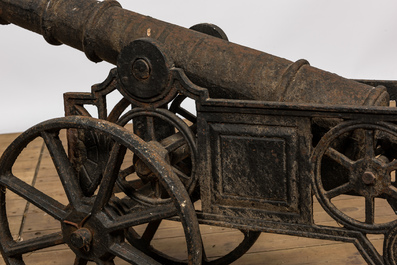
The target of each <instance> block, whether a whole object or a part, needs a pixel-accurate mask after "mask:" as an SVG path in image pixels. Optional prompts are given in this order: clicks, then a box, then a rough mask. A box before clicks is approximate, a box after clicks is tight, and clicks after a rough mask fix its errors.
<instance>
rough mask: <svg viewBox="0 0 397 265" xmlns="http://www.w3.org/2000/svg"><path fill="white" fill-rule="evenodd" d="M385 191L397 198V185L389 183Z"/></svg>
mask: <svg viewBox="0 0 397 265" xmlns="http://www.w3.org/2000/svg"><path fill="white" fill-rule="evenodd" d="M385 193H386V194H388V195H389V196H390V197H392V198H393V199H395V200H397V187H394V186H393V185H389V186H388V188H387V189H386V191H385Z"/></svg>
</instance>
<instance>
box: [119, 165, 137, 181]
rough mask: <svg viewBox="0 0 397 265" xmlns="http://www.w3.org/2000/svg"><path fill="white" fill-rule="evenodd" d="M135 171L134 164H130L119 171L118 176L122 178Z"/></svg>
mask: <svg viewBox="0 0 397 265" xmlns="http://www.w3.org/2000/svg"><path fill="white" fill-rule="evenodd" d="M134 173H135V166H134V165H131V166H129V167H127V168H125V169H123V170H121V171H120V178H122V179H124V178H125V177H127V176H129V175H131V174H134Z"/></svg>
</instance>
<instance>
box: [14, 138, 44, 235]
mask: <svg viewBox="0 0 397 265" xmlns="http://www.w3.org/2000/svg"><path fill="white" fill-rule="evenodd" d="M44 147H45V143H44V142H43V144H42V146H41V149H40V154H39V159H38V161H37V164H36V168H35V170H34V174H33V179H32V184H31V185H32V187H34V186H35V185H36V179H37V176H38V174H39V170H40V165H41V160H42V157H43V153H44ZM29 206H30V202H26V205H25V210H24V211H23V216H22V220H21V226H20V227H19V232H18V241H23V238H22V233H23V229H24V226H25V221H26V216H27V214H28V211H29Z"/></svg>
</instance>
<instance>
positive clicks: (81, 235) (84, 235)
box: [70, 228, 92, 249]
mask: <svg viewBox="0 0 397 265" xmlns="http://www.w3.org/2000/svg"><path fill="white" fill-rule="evenodd" d="M91 240H92V234H91V231H90V230H88V229H87V228H80V229H78V230H76V231H74V232H73V233H72V234H71V235H70V242H71V243H72V245H73V246H74V247H76V248H79V249H80V248H84V247H87V246H89V244H90V243H91Z"/></svg>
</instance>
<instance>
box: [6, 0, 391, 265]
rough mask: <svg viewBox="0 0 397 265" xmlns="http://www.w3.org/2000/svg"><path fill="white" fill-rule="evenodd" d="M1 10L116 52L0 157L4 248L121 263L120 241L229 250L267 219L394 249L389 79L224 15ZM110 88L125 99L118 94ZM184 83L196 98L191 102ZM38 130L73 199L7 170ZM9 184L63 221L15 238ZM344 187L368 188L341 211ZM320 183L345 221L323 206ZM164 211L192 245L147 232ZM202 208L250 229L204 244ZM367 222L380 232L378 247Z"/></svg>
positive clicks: (95, 8) (13, 6) (382, 259)
mask: <svg viewBox="0 0 397 265" xmlns="http://www.w3.org/2000/svg"><path fill="white" fill-rule="evenodd" d="M0 23H1V24H7V23H13V24H16V25H19V26H21V27H24V28H26V29H28V30H32V31H34V32H37V33H39V34H42V35H43V36H44V38H45V39H46V40H47V42H49V43H51V44H54V45H60V44H66V45H69V46H71V47H73V48H76V49H79V50H81V51H83V52H84V53H85V54H86V56H87V57H88V59H90V60H92V61H94V62H98V61H100V60H106V61H108V62H111V63H113V64H115V65H116V68H115V69H113V70H111V71H110V73H109V76H108V77H107V78H106V80H105V81H104V82H102V83H101V84H96V85H94V86H93V87H92V90H91V92H87V93H73V92H69V93H65V94H64V103H65V115H66V117H65V118H59V119H54V120H50V121H46V122H43V123H41V124H39V125H36V126H34V127H32V128H31V129H29V130H27V131H26V132H24V133H23V134H22V135H21V136H19V137H18V138H17V139H16V140H15V141H14V142H13V143H12V144H11V145H10V146H9V148H8V149H7V150H6V151H5V152H4V154H3V155H2V157H1V158H0V186H1V189H2V192H1V193H0V249H1V253H2V256H3V258H4V260H5V262H6V263H7V264H10V265H15V264H18V265H19V264H24V260H23V255H24V254H29V253H30V252H33V251H37V250H40V249H44V248H48V247H52V246H56V245H59V244H63V243H66V244H67V245H68V246H69V248H70V249H71V250H72V251H73V252H74V254H75V260H74V264H87V262H89V261H93V262H95V263H96V264H114V261H113V260H114V258H115V257H118V258H121V259H123V260H125V261H127V262H129V263H131V264H211V265H215V264H229V263H232V262H233V261H235V260H236V259H238V258H239V257H241V256H242V255H244V254H245V253H246V252H247V251H248V250H249V249H250V248H251V246H252V245H253V244H254V243H255V241H256V239H257V238H258V236H259V235H260V233H261V232H273V233H280V234H288V235H295V236H302V237H310V238H320V239H328V240H335V241H342V242H350V243H353V244H354V245H355V246H356V247H357V249H358V250H359V252H360V253H361V255H362V256H363V258H364V259H365V261H366V262H368V264H397V257H396V253H397V241H396V239H397V219H396V218H395V216H394V215H395V214H396V212H397V181H396V177H395V175H394V174H395V171H396V170H397V160H396V158H397V155H396V149H397V125H396V122H397V110H396V109H395V108H392V107H388V104H389V99H390V98H391V99H394V100H395V99H396V98H395V97H396V93H395V91H396V88H397V85H396V84H397V83H396V82H395V81H379V80H356V81H354V80H348V79H344V78H342V77H339V76H337V75H334V74H331V73H328V72H325V71H322V70H320V69H316V68H314V67H311V66H310V65H309V63H308V62H307V61H306V60H298V61H297V62H290V61H288V60H285V59H282V58H278V57H276V56H273V55H270V54H267V53H264V52H260V51H256V50H252V49H249V48H246V47H242V46H239V45H237V44H233V43H231V42H229V41H228V40H227V37H226V34H225V33H224V32H223V31H222V30H221V29H220V28H218V27H216V26H215V25H211V24H199V25H195V26H193V27H192V28H191V29H185V28H181V27H178V26H175V25H171V24H168V23H166V22H162V21H159V20H156V19H153V18H150V17H145V16H142V15H139V14H136V13H134V12H131V11H128V10H124V9H122V8H121V6H120V5H119V4H118V3H117V2H116V1H113V0H109V1H95V0H86V1H80V0H57V1H54V0H52V1H50V0H29V1H27V0H15V1H10V0H0ZM387 91H388V92H390V93H388V92H387ZM114 92H119V93H120V95H121V99H120V101H119V102H118V103H117V104H116V105H115V106H108V105H107V97H108V96H109V95H110V94H111V93H114ZM389 95H390V98H389ZM187 98H189V99H193V100H194V101H195V104H196V111H197V113H195V114H192V113H190V112H189V111H187V110H186V109H185V108H184V107H183V102H184V100H185V99H187ZM92 107H93V108H94V109H95V115H94V114H93V113H92V112H90V111H89V109H90V108H92ZM94 116H95V117H94ZM128 124H130V125H131V124H132V126H131V127H132V129H127V127H128ZM60 131H66V134H67V143H63V142H62V141H61V140H60V138H59V133H60ZM37 138H41V139H43V140H44V142H45V145H46V148H47V149H48V150H49V152H50V154H51V157H52V161H53V164H54V166H55V168H56V171H57V174H58V176H59V179H60V181H61V183H62V185H63V188H64V190H65V194H66V196H67V199H68V202H67V204H62V203H60V202H58V201H56V200H55V199H54V198H52V197H51V196H48V195H46V194H45V193H43V192H41V191H39V190H37V189H36V188H35V187H34V186H32V185H29V184H27V183H25V182H23V181H22V180H21V179H20V178H18V177H17V176H15V175H14V174H13V166H14V163H15V161H16V160H17V159H18V157H19V156H20V154H21V152H22V150H23V149H24V148H25V147H26V146H27V145H28V144H29V143H30V142H32V141H33V140H35V139H37ZM6 191H11V192H14V193H16V194H17V195H18V196H19V197H21V199H24V200H26V201H27V202H29V203H31V204H33V205H35V206H37V207H38V208H40V209H41V210H43V211H44V212H45V213H47V214H48V215H50V216H51V217H52V218H53V219H55V220H56V221H58V222H59V223H60V230H59V231H58V232H55V233H52V234H50V235H48V236H43V237H37V238H35V239H32V240H27V241H24V242H20V241H18V240H16V239H14V238H13V237H12V236H11V232H10V229H9V226H8V216H7V213H6V208H5V204H6V196H5V193H6ZM343 196H354V197H357V198H362V199H363V201H364V206H363V208H364V213H363V215H362V218H358V217H356V216H350V215H349V214H348V213H345V212H344V211H343V209H342V208H341V207H340V205H338V203H337V200H336V199H339V198H341V197H343ZM314 198H316V199H317V200H318V201H319V202H320V204H321V206H322V207H323V208H324V210H325V212H326V213H327V214H329V215H330V216H331V217H332V218H333V219H334V220H335V221H336V223H337V224H339V225H338V226H328V225H319V224H317V223H316V222H315V220H314V217H313V200H314ZM375 200H377V201H378V200H382V201H383V202H384V203H386V204H387V205H388V207H389V208H390V209H391V211H392V216H393V218H392V219H390V220H386V221H380V220H379V219H378V218H377V217H376V208H377V204H376V203H375ZM193 203H199V204H200V206H201V207H200V208H198V209H195V208H194V206H193ZM165 219H170V220H174V221H178V222H181V223H182V226H183V228H184V233H185V238H186V244H187V252H188V255H187V257H186V259H183V260H181V259H176V258H174V257H170V256H169V255H168V254H167V253H163V252H161V251H159V250H158V249H156V248H155V247H154V246H153V245H152V243H153V242H152V240H153V238H154V236H155V235H156V233H157V231H158V227H159V225H160V223H161V222H162V220H165ZM142 224H145V225H146V229H145V231H144V233H143V234H141V235H139V234H138V233H137V231H136V226H137V225H142ZM199 224H206V225H213V226H224V227H231V228H235V229H238V230H240V231H241V233H242V234H243V237H242V239H241V242H240V244H238V245H237V246H236V247H235V248H234V249H232V250H230V252H229V253H226V254H224V255H221V256H220V257H218V258H216V259H213V260H210V259H208V258H207V257H206V255H205V252H204V248H203V242H202V241H201V235H200V230H199ZM372 234H374V235H381V236H383V237H384V248H383V253H379V252H378V250H377V249H376V248H375V247H374V246H373V244H372V243H371V241H370V239H369V236H368V235H372ZM71 262H73V261H71Z"/></svg>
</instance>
